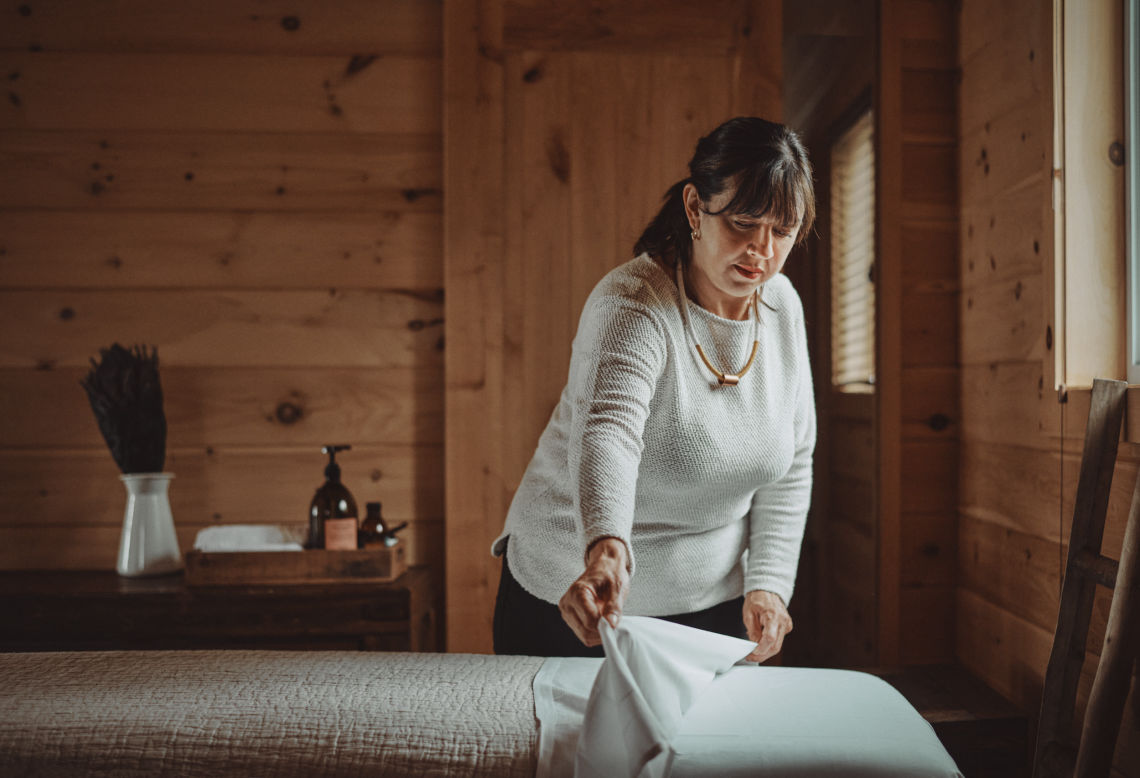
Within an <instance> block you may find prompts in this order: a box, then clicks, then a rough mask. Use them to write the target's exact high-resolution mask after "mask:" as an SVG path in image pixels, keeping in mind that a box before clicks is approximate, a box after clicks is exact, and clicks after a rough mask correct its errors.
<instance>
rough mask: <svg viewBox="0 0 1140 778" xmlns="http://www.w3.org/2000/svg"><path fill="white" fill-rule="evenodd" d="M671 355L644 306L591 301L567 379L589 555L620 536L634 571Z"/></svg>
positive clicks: (575, 477) (578, 505)
mask: <svg viewBox="0 0 1140 778" xmlns="http://www.w3.org/2000/svg"><path fill="white" fill-rule="evenodd" d="M665 355H666V348H665V334H664V328H663V325H662V324H661V322H660V321H659V320H658V319H657V318H656V317H654V316H653V315H652V313H651V312H650V311H649V310H648V309H647V308H646V307H645V306H643V305H641V304H639V303H637V302H634V301H631V300H628V299H625V298H621V297H616V296H609V295H605V296H599V297H596V298H593V297H592V298H591V299H590V300H588V301H587V303H586V307H585V310H584V311H583V313H582V321H581V323H580V324H579V327H578V335H577V337H576V338H575V339H574V348H573V354H572V355H571V358H570V375H569V380H568V382H567V391H568V393H569V397H570V400H571V402H572V407H573V418H572V421H571V425H570V434H569V440H568V442H567V449H568V451H567V453H568V456H567V459H568V464H569V470H570V473H569V475H570V479H571V494H572V495H573V496H574V507H575V509H576V513H577V514H578V516H580V517H581V525H580V529H581V538H582V549H581V550H582V555H583V559H584V558H585V554H586V549H587V548H588V547H589V545H590V544H591V543H592V542H594V541H595V540H597V539H599V538H603V537H607V536H609V537H616V538H620V539H621V540H622V541H623V542H624V543H625V545H626V548H627V549H628V550H629V560H630V572H631V573H632V571H633V563H634V560H633V547H632V545H631V544H630V532H631V529H632V527H633V510H634V501H635V496H636V492H637V474H638V467H639V465H640V462H641V452H642V449H643V442H642V432H643V430H644V428H645V420H646V418H647V417H648V415H649V407H650V401H651V399H652V397H653V392H654V389H655V388H656V385H657V380H658V378H659V376H660V375H661V372H662V370H663V369H664V365H665V359H666V356H665Z"/></svg>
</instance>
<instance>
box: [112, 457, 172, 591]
mask: <svg viewBox="0 0 1140 778" xmlns="http://www.w3.org/2000/svg"><path fill="white" fill-rule="evenodd" d="M119 477H120V478H121V479H122V481H123V483H124V484H125V485H126V487H127V511H126V513H125V514H124V515H123V534H122V536H121V537H120V538H119V561H118V564H117V565H116V566H115V569H116V570H118V571H119V575H124V576H130V577H138V576H147V575H164V574H166V573H176V572H178V571H179V570H181V569H182V553H181V552H180V551H179V550H178V535H176V534H175V532H174V516H173V515H171V513H170V498H169V497H168V496H167V491H168V489H169V487H170V479H172V478H174V474H173V473H132V474H130V475H123V476H119Z"/></svg>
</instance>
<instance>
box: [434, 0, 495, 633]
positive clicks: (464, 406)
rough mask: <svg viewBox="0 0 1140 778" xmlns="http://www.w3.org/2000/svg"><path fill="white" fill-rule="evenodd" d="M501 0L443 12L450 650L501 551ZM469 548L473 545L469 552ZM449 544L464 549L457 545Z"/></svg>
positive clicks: (485, 593)
mask: <svg viewBox="0 0 1140 778" xmlns="http://www.w3.org/2000/svg"><path fill="white" fill-rule="evenodd" d="M502 14H503V7H502V3H501V0H481V2H478V3H448V4H446V5H445V6H444V15H443V66H444V67H443V69H444V77H443V87H444V88H443V95H444V100H443V103H444V133H443V137H444V181H445V182H446V184H445V187H444V191H445V208H444V255H443V256H444V288H445V289H447V299H446V301H445V303H444V305H445V313H444V316H445V318H446V320H447V326H446V336H447V339H448V348H447V351H446V352H445V355H444V358H445V361H446V362H445V372H444V375H445V379H446V385H445V404H446V419H447V426H446V430H447V432H446V441H445V445H444V457H445V466H444V474H445V483H446V490H447V491H446V510H447V521H446V525H445V528H446V542H447V547H448V548H450V549H452V550H453V551H452V553H450V554H448V555H447V560H446V562H447V564H446V571H445V578H446V582H447V589H446V604H447V608H446V611H445V614H446V634H447V649H448V650H450V651H489V650H490V648H491V609H490V607H489V606H490V603H491V602H493V597H494V592H495V589H496V587H497V586H498V576H499V570H498V562H497V560H492V559H491V558H490V557H489V555H487V554H486V553H483V552H482V551H481V549H486V548H487V546H486V545H484V544H485V543H488V542H489V541H490V540H491V539H492V538H494V537H495V534H496V533H497V532H498V530H499V529H500V528H501V526H502V521H503V517H504V516H505V515H506V511H505V508H506V499H505V498H506V495H505V492H506V489H505V487H504V484H503V468H502V449H503V445H502V444H503V442H504V440H505V437H504V412H505V408H504V407H503V393H502V392H503V362H502V360H503V347H504V338H503V318H502V316H503V307H504V306H503V303H504V301H505V298H504V293H503V292H504V290H503V281H504V279H503V275H502V273H501V268H502V267H503V255H504V250H503V249H504V242H503V238H504V220H503V212H502V207H501V204H502V200H503V197H504V195H505V194H506V192H507V190H506V189H505V188H504V172H503V163H504V158H505V150H504V147H503V141H504V119H503V107H504V95H503V93H504V84H503V55H502V51H503V15H502ZM466 549H476V551H477V553H466V551H465V550H466ZM455 550H462V551H460V552H459V553H456V551H455Z"/></svg>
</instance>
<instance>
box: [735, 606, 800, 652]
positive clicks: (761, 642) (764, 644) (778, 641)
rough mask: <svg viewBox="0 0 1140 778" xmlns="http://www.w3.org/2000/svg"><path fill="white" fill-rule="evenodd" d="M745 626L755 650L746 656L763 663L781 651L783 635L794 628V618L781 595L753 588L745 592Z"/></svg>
mask: <svg viewBox="0 0 1140 778" xmlns="http://www.w3.org/2000/svg"><path fill="white" fill-rule="evenodd" d="M744 627H745V629H747V630H748V639H749V640H751V641H752V642H754V643H756V644H757V646H756V650H755V651H753V652H752V653H751V654H749V655H748V656H746V657H744V658H745V659H747V660H748V661H749V662H763V661H764V660H766V659H769V658H770V657H773V656H775V655H776V654H778V653H780V649H781V648H782V647H783V645H784V636H785V635H787V634H788V633H789V632H791V631H792V617H791V616H790V615H788V608H787V606H785V605H784V601H783V600H782V599H780V595H778V594H773V593H772V592H766V591H764V590H763V589H754V590H752V591H750V592H748V593H747V594H746V595H744Z"/></svg>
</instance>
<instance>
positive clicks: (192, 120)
mask: <svg viewBox="0 0 1140 778" xmlns="http://www.w3.org/2000/svg"><path fill="white" fill-rule="evenodd" d="M0 70H2V72H4V73H7V74H12V73H18V74H19V76H18V77H17V78H16V79H11V78H10V79H9V81H8V86H9V91H10V93H11V94H12V95H15V98H14V99H9V100H7V101H5V103H4V107H3V109H0V127H2V128H4V129H17V128H18V129H24V130H107V129H111V128H114V129H117V130H179V131H188V130H205V131H221V132H234V131H238V132H345V133H353V132H366V133H392V134H401V133H404V134H415V133H420V134H433V133H437V132H439V127H440V118H441V117H440V107H441V106H440V101H439V94H440V60H439V58H438V57H413V56H404V55H388V56H383V57H377V58H375V59H372V58H370V57H368V56H364V57H360V56H356V55H355V54H354V55H352V56H342V57H286V56H272V55H266V56H242V55H233V54H212V55H210V56H209V57H208V58H203V57H201V56H199V55H195V54H166V53H163V54H126V53H107V54H105V53H97V52H84V53H82V54H69V53H50V52H26V51H24V52H19V51H4V52H0ZM140 97H142V98H144V99H140Z"/></svg>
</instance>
